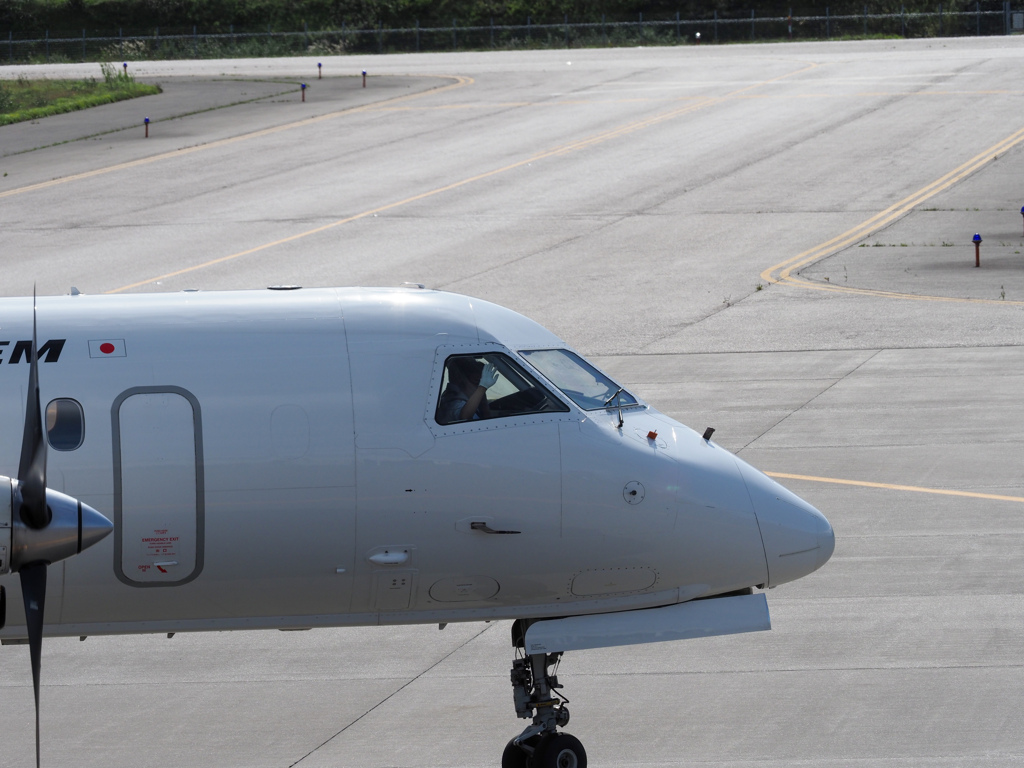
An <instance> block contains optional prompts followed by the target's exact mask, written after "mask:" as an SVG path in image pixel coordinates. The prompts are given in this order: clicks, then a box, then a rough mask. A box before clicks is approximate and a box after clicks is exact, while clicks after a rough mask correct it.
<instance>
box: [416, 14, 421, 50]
mask: <svg viewBox="0 0 1024 768" xmlns="http://www.w3.org/2000/svg"><path fill="white" fill-rule="evenodd" d="M419 52H420V20H419V19H416V53H419Z"/></svg>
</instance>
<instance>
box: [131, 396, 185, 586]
mask: <svg viewBox="0 0 1024 768" xmlns="http://www.w3.org/2000/svg"><path fill="white" fill-rule="evenodd" d="M112 417H113V436H114V440H113V453H114V517H115V521H114V531H115V542H114V550H115V569H114V570H115V573H116V574H117V577H118V578H119V579H120V580H121V581H123V582H124V583H126V584H129V585H130V586H135V587H167V586H174V585H178V584H184V583H186V582H189V581H192V580H193V579H194V578H196V577H197V576H198V575H199V573H200V571H202V568H203V522H204V521H203V512H204V503H203V452H202V422H201V414H200V408H199V402H198V401H197V400H196V398H195V397H194V396H193V395H192V394H191V393H189V392H188V391H186V390H184V389H181V388H179V387H137V388H135V389H130V390H128V391H126V392H124V393H122V394H121V395H120V396H119V397H118V398H117V400H115V401H114V406H113V410H112Z"/></svg>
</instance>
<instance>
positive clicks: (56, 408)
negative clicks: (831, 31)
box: [46, 398, 85, 451]
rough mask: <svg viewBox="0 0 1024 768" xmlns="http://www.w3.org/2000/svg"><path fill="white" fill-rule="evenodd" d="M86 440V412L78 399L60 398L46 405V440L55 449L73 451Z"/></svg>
mask: <svg viewBox="0 0 1024 768" xmlns="http://www.w3.org/2000/svg"><path fill="white" fill-rule="evenodd" d="M83 440H85V414H84V413H83V412H82V406H81V404H79V402H78V401H77V400H71V399H70V398H60V399H58V400H51V401H50V403H49V405H47V406H46V442H48V443H49V444H50V447H51V448H53V449H54V450H55V451H73V450H75V449H76V448H78V446H80V445H81V444H82V441H83Z"/></svg>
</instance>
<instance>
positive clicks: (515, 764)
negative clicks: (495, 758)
mask: <svg viewBox="0 0 1024 768" xmlns="http://www.w3.org/2000/svg"><path fill="white" fill-rule="evenodd" d="M529 765H530V757H529V755H527V754H526V753H525V752H524V751H523V750H521V749H520V748H519V747H517V746H516V744H515V739H512V740H511V741H510V742H509V743H508V744H506V745H505V751H504V752H502V753H501V768H529Z"/></svg>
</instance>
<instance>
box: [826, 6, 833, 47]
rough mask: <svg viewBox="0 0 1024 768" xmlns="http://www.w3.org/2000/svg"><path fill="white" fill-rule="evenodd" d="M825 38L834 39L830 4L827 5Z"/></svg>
mask: <svg viewBox="0 0 1024 768" xmlns="http://www.w3.org/2000/svg"><path fill="white" fill-rule="evenodd" d="M825 39H826V40H831V39H832V17H831V16H829V13H828V6H827V5H826V6H825Z"/></svg>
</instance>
